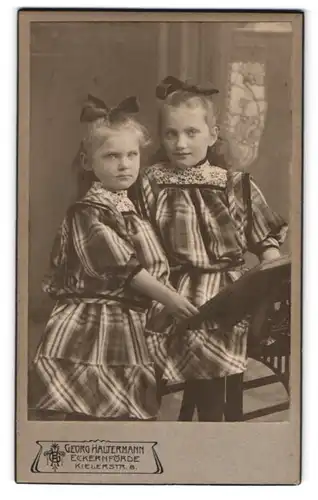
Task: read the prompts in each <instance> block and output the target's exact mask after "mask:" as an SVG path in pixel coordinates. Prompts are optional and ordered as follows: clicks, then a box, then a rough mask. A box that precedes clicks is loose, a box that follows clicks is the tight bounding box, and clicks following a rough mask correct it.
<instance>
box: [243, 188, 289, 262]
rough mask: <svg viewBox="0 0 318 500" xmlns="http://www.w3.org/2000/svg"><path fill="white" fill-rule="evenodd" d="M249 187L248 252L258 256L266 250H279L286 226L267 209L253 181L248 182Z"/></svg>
mask: <svg viewBox="0 0 318 500" xmlns="http://www.w3.org/2000/svg"><path fill="white" fill-rule="evenodd" d="M250 187H251V189H250V191H251V218H252V221H251V231H250V235H249V237H248V250H249V251H251V252H253V253H255V254H256V255H258V256H259V255H260V254H261V253H262V252H264V250H266V249H267V248H270V247H275V248H279V247H280V246H281V245H282V244H283V243H284V241H285V239H286V235H287V232H288V224H287V222H286V221H285V220H284V219H283V218H282V217H281V216H280V215H278V214H277V213H276V212H274V211H273V210H272V209H271V208H270V207H269V205H268V204H267V202H266V200H265V197H264V195H263V193H262V192H261V190H260V189H259V187H258V186H257V185H256V184H255V182H254V180H253V179H251V181H250Z"/></svg>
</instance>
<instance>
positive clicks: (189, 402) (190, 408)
mask: <svg viewBox="0 0 318 500" xmlns="http://www.w3.org/2000/svg"><path fill="white" fill-rule="evenodd" d="M195 406H196V405H195V398H194V391H193V390H192V386H191V383H190V382H186V383H185V385H184V391H183V398H182V403H181V408H180V413H179V418H178V420H179V421H180V422H192V419H193V415H194V411H195Z"/></svg>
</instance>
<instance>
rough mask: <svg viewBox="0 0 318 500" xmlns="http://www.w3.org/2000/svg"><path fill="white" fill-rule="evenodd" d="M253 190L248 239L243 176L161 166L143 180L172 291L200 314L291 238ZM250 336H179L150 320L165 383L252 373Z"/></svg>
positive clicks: (208, 330)
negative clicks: (252, 262)
mask: <svg viewBox="0 0 318 500" xmlns="http://www.w3.org/2000/svg"><path fill="white" fill-rule="evenodd" d="M250 184H251V186H250V187H251V205H252V224H251V231H250V237H249V238H247V232H246V228H247V210H246V206H245V200H244V196H243V173H242V172H230V171H226V170H224V169H222V168H219V167H216V166H211V165H210V164H209V163H208V161H207V162H205V163H204V164H201V165H199V166H195V167H188V168H184V169H182V170H181V169H177V168H173V167H171V166H170V165H169V164H166V163H161V164H156V165H154V166H152V167H149V168H147V169H146V170H145V171H144V173H143V176H142V178H141V182H140V189H139V206H140V210H141V211H142V212H143V213H144V215H145V216H146V217H147V218H148V219H149V220H150V221H151V222H152V224H153V227H154V228H155V229H156V232H157V234H158V236H159V238H160V241H161V243H162V246H163V248H164V249H165V251H166V254H167V256H168V260H169V265H170V280H171V284H172V285H173V286H174V287H175V288H176V289H177V291H178V292H179V293H181V294H182V295H184V296H185V297H187V298H188V299H189V300H190V302H192V303H193V304H194V305H196V306H197V307H199V306H201V305H202V304H204V303H205V302H207V301H208V300H209V299H211V298H212V297H213V296H214V295H216V294H217V293H218V292H219V291H220V290H221V289H222V288H223V287H225V286H227V285H229V284H231V283H232V282H234V281H235V280H237V279H238V278H240V277H241V276H242V274H243V273H244V272H245V270H246V266H245V265H244V254H245V252H246V251H250V252H253V253H254V254H256V255H260V254H261V253H262V252H263V251H264V250H265V249H266V248H269V247H279V246H280V245H281V243H282V242H283V241H284V239H285V236H286V233H287V224H286V223H285V221H283V220H282V219H281V218H280V216H278V215H277V214H276V213H274V212H273V211H272V210H271V209H270V208H269V206H268V205H267V203H266V201H265V199H264V196H263V194H262V193H261V191H260V190H259V188H258V187H257V186H256V184H255V183H254V182H253V181H252V180H251V182H250ZM247 329H248V324H247V322H246V321H242V322H240V323H239V324H237V325H236V326H235V327H234V328H233V329H231V330H230V331H224V330H222V329H221V328H220V326H219V325H217V324H215V323H214V322H213V321H211V322H206V323H204V324H203V325H202V327H201V328H200V329H198V330H196V331H191V330H188V331H184V332H182V333H181V334H177V333H176V330H175V325H174V323H173V322H171V321H167V324H166V326H162V325H161V326H160V329H159V328H158V326H157V324H156V316H153V317H151V315H150V317H149V321H148V325H147V329H146V331H147V344H148V348H149V351H150V353H151V356H152V358H153V359H154V361H155V363H156V364H157V365H158V367H159V368H160V370H161V371H162V373H163V378H164V379H165V380H168V381H171V382H178V381H184V380H188V379H208V378H213V377H223V376H226V375H232V374H236V373H241V372H243V371H244V370H245V369H246V365H247ZM158 330H159V331H158Z"/></svg>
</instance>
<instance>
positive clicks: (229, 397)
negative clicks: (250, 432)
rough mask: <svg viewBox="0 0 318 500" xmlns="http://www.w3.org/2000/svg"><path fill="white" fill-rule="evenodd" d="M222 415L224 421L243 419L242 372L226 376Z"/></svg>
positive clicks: (239, 420)
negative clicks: (224, 402)
mask: <svg viewBox="0 0 318 500" xmlns="http://www.w3.org/2000/svg"><path fill="white" fill-rule="evenodd" d="M224 417H225V421H226V422H241V421H243V420H244V419H243V373H238V374H237V375H230V376H228V377H227V378H226V404H225V412H224Z"/></svg>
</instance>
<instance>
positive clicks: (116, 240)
mask: <svg viewBox="0 0 318 500" xmlns="http://www.w3.org/2000/svg"><path fill="white" fill-rule="evenodd" d="M121 233H122V231H116V221H115V220H114V217H112V216H111V215H110V216H109V217H106V218H105V217H104V216H102V214H101V211H100V210H99V209H96V208H94V207H87V208H81V209H80V210H77V211H76V212H75V214H74V217H73V221H72V237H73V243H74V248H75V251H76V253H77V255H78V258H79V259H80V261H81V264H82V266H83V268H84V270H85V272H86V273H87V274H88V275H89V276H90V277H92V278H97V279H105V278H106V277H107V276H109V275H113V276H115V277H116V278H117V279H119V280H120V281H122V284H126V285H127V284H128V282H130V281H131V279H132V278H133V277H134V276H135V275H136V274H137V273H138V272H139V271H140V270H141V269H142V266H141V264H140V263H139V261H138V259H137V257H136V253H135V249H134V247H133V245H132V244H131V243H130V241H129V238H128V236H127V238H126V237H124V235H123V234H121Z"/></svg>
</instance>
